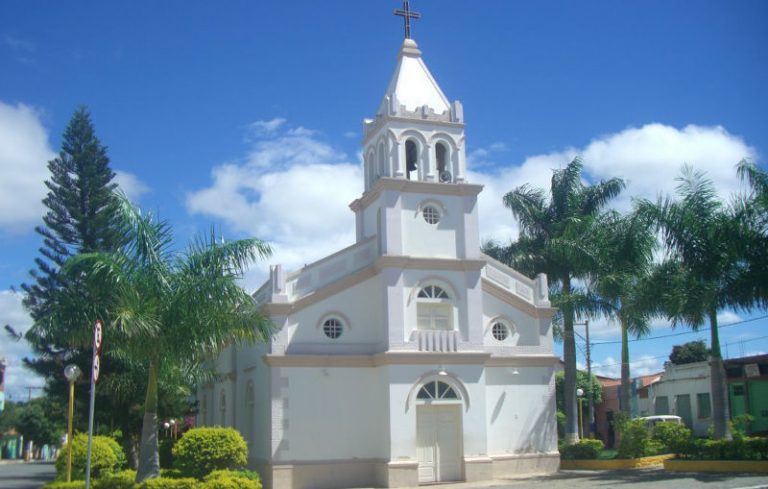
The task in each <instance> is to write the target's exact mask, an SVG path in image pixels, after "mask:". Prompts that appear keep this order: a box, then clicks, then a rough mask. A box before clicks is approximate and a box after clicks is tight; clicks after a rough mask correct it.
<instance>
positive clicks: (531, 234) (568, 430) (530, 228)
mask: <svg viewBox="0 0 768 489" xmlns="http://www.w3.org/2000/svg"><path fill="white" fill-rule="evenodd" d="M582 169H583V165H582V162H581V159H579V158H575V159H574V160H573V161H571V162H570V163H569V164H568V165H567V166H566V167H565V168H563V169H560V170H555V171H553V174H552V181H551V186H550V195H549V198H547V197H546V192H545V190H543V189H537V188H531V187H530V186H529V185H527V184H526V185H522V186H520V187H517V188H516V189H514V190H512V191H511V192H509V193H507V194H506V195H505V196H504V205H505V206H506V207H507V208H508V209H509V210H511V211H512V215H513V216H514V217H515V218H517V220H518V221H519V223H520V235H519V237H518V240H517V241H516V242H514V243H511V244H510V245H508V246H500V245H497V244H495V243H489V244H487V245H486V246H485V251H486V252H487V253H488V254H490V255H491V256H493V257H494V258H496V259H498V260H499V261H502V262H504V263H506V264H508V265H510V266H512V267H514V268H517V269H519V270H521V271H522V272H524V273H528V274H531V275H533V274H537V273H546V274H547V276H548V277H549V278H550V279H551V281H552V284H553V287H554V288H555V289H556V290H557V291H558V293H557V294H556V295H555V296H554V297H553V299H555V300H554V301H553V302H554V304H555V305H556V306H558V307H559V308H560V311H561V313H562V323H563V330H562V336H563V356H564V361H565V384H564V395H565V416H566V427H565V439H566V442H567V443H576V442H578V440H579V435H578V419H577V411H576V343H575V340H574V333H573V323H574V316H575V315H576V314H579V313H584V312H589V313H592V312H593V311H591V310H590V308H592V307H594V305H595V304H594V302H591V301H590V297H589V296H588V295H586V294H585V293H584V290H583V289H582V288H580V287H579V286H578V285H577V284H576V283H574V280H577V279H580V278H585V277H586V276H587V275H588V274H589V273H590V272H592V271H593V270H595V269H596V268H597V261H598V259H599V258H598V255H599V254H598V253H597V248H598V247H599V246H600V243H597V242H595V240H593V239H591V236H592V232H593V231H594V225H595V222H596V220H597V218H598V216H599V215H600V212H601V210H602V209H603V207H604V206H605V205H606V203H607V202H608V201H609V200H611V199H612V198H614V197H615V196H617V195H618V194H619V193H620V192H621V191H622V190H623V189H624V186H625V185H624V181H623V180H621V179H619V178H612V179H610V180H607V181H601V182H600V183H598V184H595V185H585V184H584V183H583V182H582V179H581V173H582Z"/></svg>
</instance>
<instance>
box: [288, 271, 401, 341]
mask: <svg viewBox="0 0 768 489" xmlns="http://www.w3.org/2000/svg"><path fill="white" fill-rule="evenodd" d="M381 294H382V292H381V280H380V279H379V278H377V277H374V278H371V279H368V280H366V281H364V282H361V283H360V284H357V285H356V286H355V287H351V288H348V289H346V290H343V291H341V292H339V293H338V294H336V295H334V296H332V297H329V298H328V299H326V300H323V301H321V302H318V303H316V304H312V305H309V306H307V307H305V308H303V309H301V310H300V311H298V312H296V313H294V314H291V315H290V316H289V317H288V318H287V320H286V322H285V326H284V328H285V333H284V334H285V352H286V354H366V353H368V354H369V353H374V352H377V351H381V350H382V349H384V348H385V345H386V341H387V340H386V336H385V335H386V328H384V327H383V324H384V323H383V321H384V320H383V316H384V306H383V304H382V300H381ZM329 317H336V318H339V319H341V320H342V323H344V330H343V332H342V334H341V336H340V337H339V338H336V339H331V338H328V337H327V336H326V335H325V334H324V332H323V328H322V322H323V321H324V320H325V319H327V318H329Z"/></svg>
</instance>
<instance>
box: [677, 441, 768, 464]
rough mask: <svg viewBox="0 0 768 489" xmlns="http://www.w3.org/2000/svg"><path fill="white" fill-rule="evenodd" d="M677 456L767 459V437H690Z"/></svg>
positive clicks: (706, 458) (703, 458) (716, 458)
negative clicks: (731, 438)
mask: <svg viewBox="0 0 768 489" xmlns="http://www.w3.org/2000/svg"><path fill="white" fill-rule="evenodd" d="M678 456H679V457H681V458H686V459H691V460H768V438H757V437H754V438H751V437H745V438H742V437H736V438H734V439H733V440H706V439H703V440H702V439H690V440H688V442H687V443H686V444H685V445H684V446H683V447H682V448H681V450H680V452H679V454H678Z"/></svg>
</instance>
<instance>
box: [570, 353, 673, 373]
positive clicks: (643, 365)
mask: <svg viewBox="0 0 768 489" xmlns="http://www.w3.org/2000/svg"><path fill="white" fill-rule="evenodd" d="M664 360H666V357H665V358H656V357H653V356H651V355H641V356H640V357H637V358H634V359H630V362H629V370H630V375H631V376H632V377H633V378H634V377H638V376H640V375H648V374H652V373H656V372H661V371H662V370H664ZM579 368H580V369H583V368H584V367H583V366H580V367H579ZM592 373H593V374H595V375H602V376H604V377H612V378H614V379H618V378H620V377H621V360H620V359H616V358H614V357H612V356H610V355H609V356H607V357H605V358H603V360H600V361H594V362H592Z"/></svg>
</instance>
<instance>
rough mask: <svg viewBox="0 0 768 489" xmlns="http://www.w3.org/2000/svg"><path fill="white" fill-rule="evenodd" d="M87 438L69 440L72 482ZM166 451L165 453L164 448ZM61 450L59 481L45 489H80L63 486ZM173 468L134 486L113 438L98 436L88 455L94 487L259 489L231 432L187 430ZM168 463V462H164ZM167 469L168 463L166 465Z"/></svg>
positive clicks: (81, 469)
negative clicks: (156, 477) (245, 468)
mask: <svg viewBox="0 0 768 489" xmlns="http://www.w3.org/2000/svg"><path fill="white" fill-rule="evenodd" d="M87 442H88V438H87V436H85V435H78V436H76V437H74V439H73V441H72V455H73V457H72V478H73V479H83V478H84V477H85V475H84V474H85V453H86V445H87ZM168 448H169V447H168ZM168 448H166V450H167V449H168ZM68 450H69V446H65V447H64V449H63V450H62V451H61V452H60V455H59V457H58V458H57V460H56V471H57V473H58V480H57V481H56V482H53V483H50V484H47V485H46V486H45V489H81V488H82V487H84V484H85V482H84V481H83V480H76V481H73V482H63V481H62V479H64V478H65V476H66V464H67V454H68ZM170 452H171V453H172V457H168V454H166V456H165V458H166V463H167V462H168V458H172V459H173V468H163V469H161V472H160V475H161V477H160V478H158V479H150V480H145V481H143V482H142V483H141V484H135V482H134V481H135V479H136V472H135V471H132V470H124V471H122V472H118V470H119V469H120V468H122V467H123V466H124V465H125V454H124V453H123V450H122V448H121V447H120V445H119V444H118V443H117V442H116V441H114V440H113V439H111V438H108V437H101V436H96V437H94V439H93V446H92V451H91V476H92V478H93V480H94V483H93V488H94V489H237V488H243V489H260V488H261V480H260V479H259V474H258V473H256V472H251V471H247V470H241V469H243V467H245V464H246V461H247V459H248V447H247V445H246V443H245V440H243V437H242V436H240V433H238V432H237V431H236V430H234V429H232V428H196V429H193V430H190V431H188V432H187V433H185V434H184V436H183V437H182V438H181V439H180V440H179V441H178V442H177V443H175V444H174V445H173V448H172V449H171V450H170ZM164 465H166V464H164ZM166 466H167V465H166Z"/></svg>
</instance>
